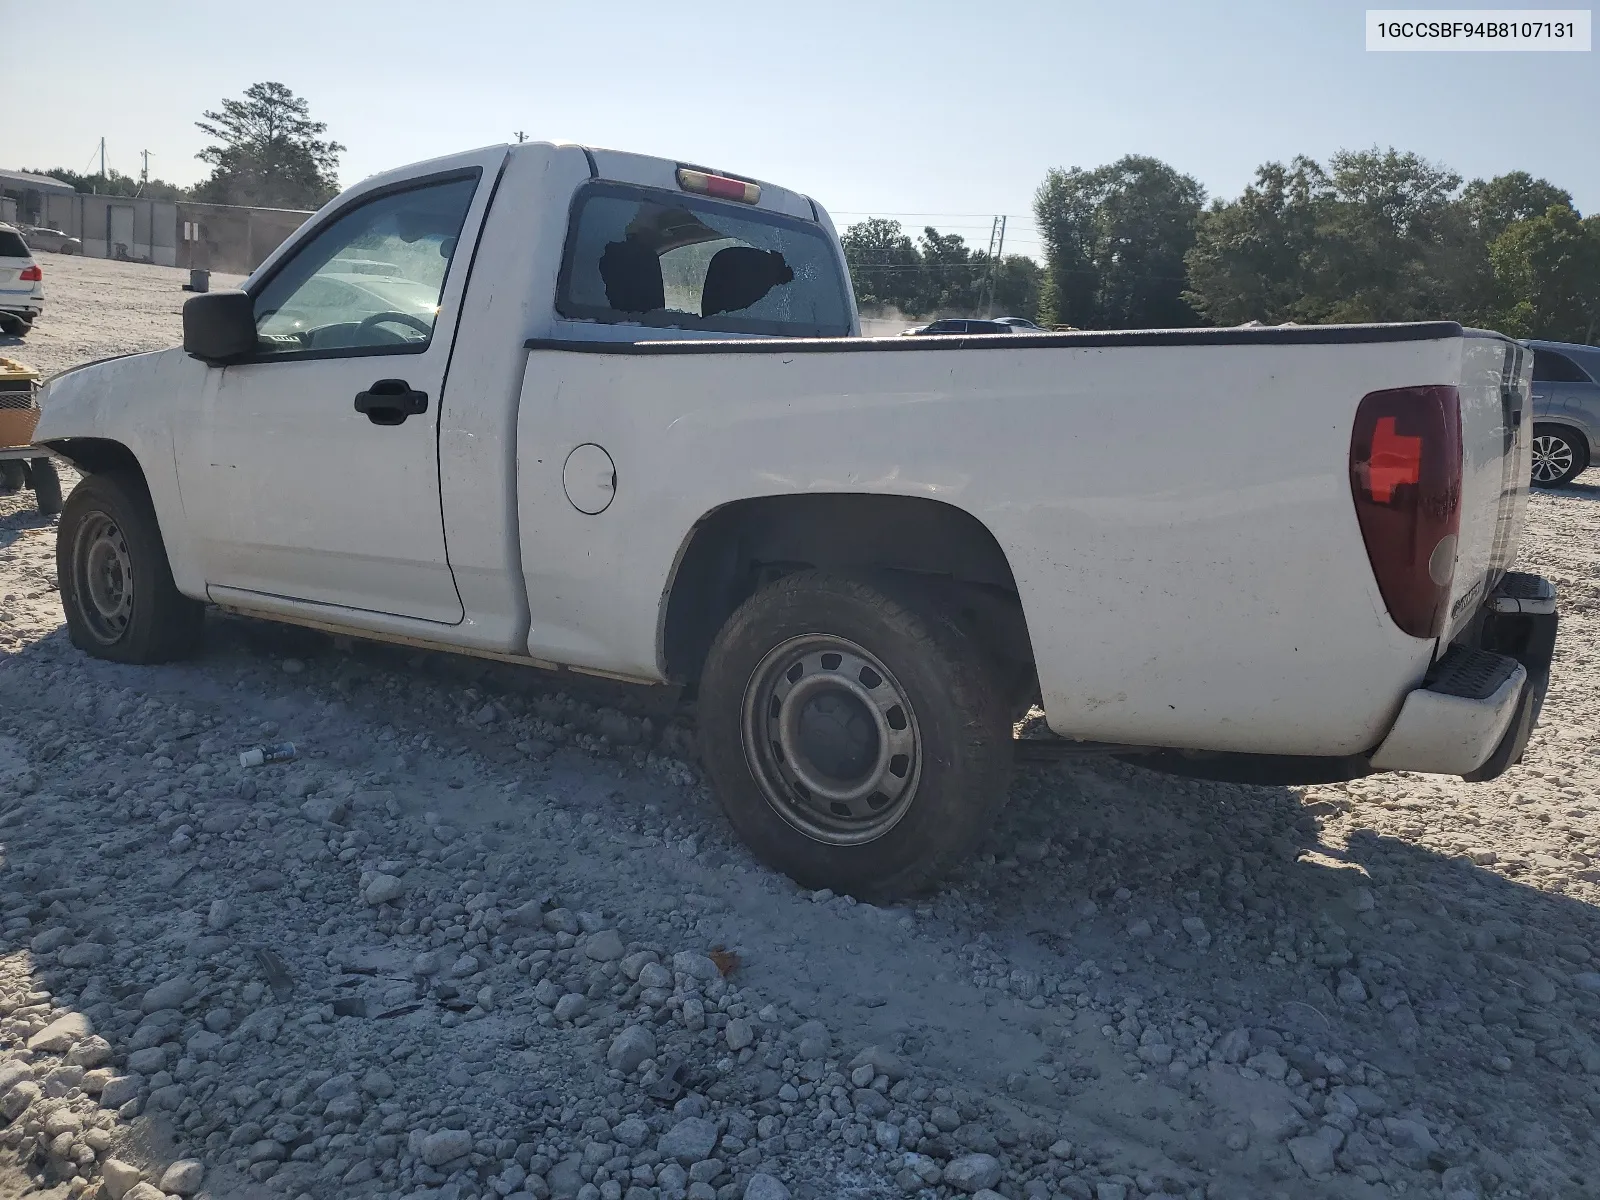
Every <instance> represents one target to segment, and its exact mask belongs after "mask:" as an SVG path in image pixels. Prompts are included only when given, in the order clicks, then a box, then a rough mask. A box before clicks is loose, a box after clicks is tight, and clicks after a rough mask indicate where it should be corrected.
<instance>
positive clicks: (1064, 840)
mask: <svg viewBox="0 0 1600 1200" xmlns="http://www.w3.org/2000/svg"><path fill="white" fill-rule="evenodd" d="M47 272H48V274H47V280H48V282H49V283H50V284H51V285H52V292H51V296H52V308H51V312H50V315H49V316H48V317H47V318H46V320H44V321H42V322H40V324H39V326H38V329H37V331H36V332H35V334H34V335H33V336H32V338H30V339H29V341H28V343H27V345H26V347H25V348H24V352H25V354H26V355H27V356H30V357H32V358H33V359H34V360H35V361H37V362H38V363H39V365H41V366H45V367H48V368H52V369H53V368H56V367H60V366H63V365H66V364H67V363H69V362H71V361H74V360H78V359H84V358H90V357H94V356H96V355H99V354H103V353H106V352H108V351H110V350H113V349H116V348H119V347H136V346H145V345H155V344H159V343H161V342H163V341H165V340H169V339H173V338H175V336H176V331H177V321H176V317H175V313H176V310H177V305H178V302H179V300H180V298H181V296H182V293H176V292H175V288H176V280H177V278H178V277H179V273H176V272H170V271H161V270H158V269H151V268H136V267H129V266H125V265H118V264H108V263H100V262H92V261H83V260H68V261H66V262H62V263H59V264H58V263H57V262H56V261H55V260H51V262H49V263H47ZM11 352H16V351H11ZM1589 478H1591V479H1593V478H1595V477H1594V476H1590V477H1589ZM1529 522H1530V525H1529V531H1528V534H1527V536H1526V538H1525V542H1524V551H1525V553H1524V561H1525V563H1526V564H1527V565H1528V566H1529V567H1530V568H1532V569H1536V570H1540V571H1543V572H1545V573H1547V574H1549V575H1551V576H1553V577H1554V578H1555V580H1556V581H1557V583H1558V585H1559V587H1560V589H1561V595H1562V604H1563V622H1564V624H1563V628H1562V634H1561V642H1560V646H1559V648H1558V654H1557V662H1556V669H1555V677H1554V682H1553V685H1552V688H1551V693H1550V698H1549V702H1548V705H1547V707H1546V710H1545V721H1544V724H1543V726H1542V727H1541V728H1540V730H1539V731H1538V732H1537V733H1536V735H1535V738H1534V741H1533V743H1532V745H1531V747H1530V750H1529V754H1528V758H1527V762H1526V763H1525V764H1524V765H1523V766H1521V767H1519V768H1517V769H1515V770H1513V771H1511V772H1510V773H1509V774H1507V775H1506V776H1505V777H1504V778H1502V779H1500V780H1498V781H1496V782H1494V783H1492V784H1483V785H1475V786H1474V785H1466V784H1463V783H1461V782H1460V781H1456V780H1449V779H1442V778H1439V777H1430V776H1416V775H1391V776H1382V777H1377V778H1373V779H1367V780H1362V781H1359V782H1356V783H1351V784H1348V785H1339V786H1332V787H1316V788H1309V789H1285V788H1257V787H1237V786H1225V785H1217V784H1208V783H1192V782H1184V781H1179V780H1174V779H1170V778H1167V777H1164V776H1160V775H1156V774H1153V773H1150V772H1147V771H1144V770H1141V769H1139V768H1136V767H1132V766H1127V765H1123V764H1120V763H1116V762H1110V761H1106V762H1087V763H1082V764H1074V765H1054V766H1048V767H1028V768H1025V769H1024V770H1023V771H1022V772H1021V774H1020V777H1019V781H1018V784H1017V786H1016V789H1015V792H1014V796H1013V800H1012V803H1011V804H1010V806H1009V807H1008V809H1007V810H1006V815H1005V816H1004V818H1003V820H1002V821H1001V823H1000V825H999V826H998V827H997V828H996V829H995V830H994V831H993V834H992V836H991V838H990V841H989V845H988V846H987V847H986V849H985V852H984V853H983V854H982V855H981V856H980V857H979V858H978V859H976V860H975V861H973V862H972V863H971V864H970V865H969V866H968V867H967V868H966V869H965V871H964V872H963V873H962V874H961V875H960V876H959V877H958V878H956V879H954V880H952V881H951V883H950V885H949V886H948V887H947V888H945V889H944V890H943V891H942V892H941V893H940V894H939V895H937V896H935V897H930V898H929V899H927V900H926V901H925V902H922V903H917V904H912V905H907V906H904V907H897V908H875V907H872V906H869V905H864V904H857V903H854V902H852V901H850V900H849V899H846V898H840V897H834V896H830V895H827V894H822V893H817V894H812V893H805V892H801V891H799V890H798V889H796V888H795V887H794V885H793V884H791V883H789V882H788V881H787V880H785V879H783V878H781V877H779V876H776V875H774V874H772V873H771V872H769V871H766V870H764V869H763V868H761V867H759V866H758V865H757V864H755V863H754V862H753V861H752V860H751V859H750V857H749V856H748V855H747V854H746V853H745V852H744V850H743V849H742V848H741V847H740V846H739V845H738V844H737V843H735V842H734V841H733V839H732V838H731V836H730V834H729V831H728V828H727V826H726V824H725V823H724V821H723V820H722V819H721V817H720V816H719V814H718V812H717V810H716V808H715V806H714V804H713V802H712V801H711V800H710V798H709V797H708V796H707V794H706V793H705V791H704V789H703V788H702V787H701V785H700V783H699V780H698V774H697V771H696V769H695V767H694V766H693V761H694V753H693V732H692V720H691V714H688V713H686V712H684V711H681V710H680V709H679V708H677V707H676V706H675V705H674V703H673V702H672V701H671V699H670V698H661V697H657V696H655V695H653V694H651V693H648V692H625V691H620V690H618V691H610V690H607V691H596V692H593V693H585V694H583V695H576V694H563V693H560V692H557V691H554V690H553V688H554V685H553V684H551V683H550V682H549V681H548V680H547V679H546V678H545V677H543V676H541V675H539V674H537V673H535V672H532V671H519V670H516V669H512V668H505V667H501V666H498V665H492V664H491V665H485V664H481V663H476V662H473V661H471V660H465V659H453V658H449V657H445V656H436V655H422V654H412V653H410V652H408V651H400V650H395V649H392V648H387V647H375V646H366V645H364V644H359V643H357V644H350V643H346V642H344V641H342V640H337V639H328V638H323V637H321V636H316V635H310V634H305V633H302V632H299V631H294V630H289V629H283V628H277V627H272V626H267V625H262V624H257V623H253V622H248V621H243V620H239V619H235V618H220V617H219V618H214V619H213V620H212V622H211V624H210V626H209V628H208V639H209V647H208V651H207V653H206V655H205V657H204V658H202V659H200V660H198V661H196V662H194V663H189V664H184V665H180V666H170V667H162V668H152V669H133V668H123V667H118V666H115V665H112V664H108V663H102V662H97V661H93V660H91V659H88V658H86V657H85V656H83V655H82V654H80V653H78V652H77V651H75V650H73V649H72V648H71V646H70V645H69V644H68V643H67V641H66V638H65V636H64V634H63V632H62V631H61V629H60V622H61V613H60V606H59V598H58V595H57V592H56V590H55V581H54V560H53V521H46V520H41V519H40V518H39V517H38V516H37V515H36V514H35V513H33V512H32V511H31V508H30V507H29V506H28V505H27V504H25V503H24V502H23V499H19V498H17V497H0V840H3V854H4V860H3V866H0V921H3V929H4V933H3V942H0V1121H3V1122H4V1125H3V1126H0V1194H4V1195H19V1194H29V1195H47V1196H67V1195H76V1194H88V1193H91V1192H92V1190H93V1189H94V1188H96V1187H98V1188H99V1189H100V1191H99V1192H98V1193H95V1194H101V1195H106V1196H109V1197H111V1198H112V1200H122V1198H125V1197H126V1198H131V1200H155V1198H157V1197H159V1196H161V1195H162V1194H169V1195H205V1196H216V1197H244V1198H251V1197H258V1196H259V1197H284V1198H286V1200H293V1198H299V1197H313V1198H316V1200H322V1198H330V1200H331V1198H333V1197H367V1196H373V1197H424V1196H425V1197H431V1198H434V1200H446V1198H448V1200H467V1198H469V1197H477V1198H483V1200H489V1198H490V1197H498V1196H503V1197H512V1198H514V1200H526V1198H528V1197H535V1198H539V1200H543V1198H544V1197H549V1196H554V1197H562V1198H571V1197H581V1198H582V1200H602V1198H603V1200H624V1198H625V1200H681V1198H683V1197H693V1198H695V1200H738V1198H745V1200H774V1198H778V1197H785V1196H788V1197H795V1198H799V1197H814V1198H817V1200H828V1198H832V1197H891V1196H905V1197H913V1196H914V1197H923V1198H931V1197H951V1196H966V1195H976V1196H978V1197H980V1198H981V1200H994V1198H995V1197H996V1196H1000V1197H1006V1198H1008V1200H1033V1198H1056V1197H1071V1198H1073V1200H1085V1198H1089V1200H1135V1198H1137V1197H1158V1196H1165V1197H1186V1198H1190V1200H1194V1198H1202V1197H1203V1198H1207V1200H1216V1198H1234V1197H1238V1198H1246V1197H1258V1198H1261V1200H1266V1198H1267V1197H1294V1198H1299V1197H1314V1198H1315V1197H1340V1198H1363V1197H1392V1196H1424V1197H1445V1198H1447V1200H1469V1198H1472V1197H1478V1196H1493V1197H1508V1198H1509V1197H1526V1198H1533V1197H1541V1198H1545V1197H1548V1198H1552V1200H1555V1198H1562V1200H1565V1198H1568V1197H1586V1196H1600V1133H1597V1132H1596V1130H1597V1121H1596V1118H1600V963H1597V961H1596V959H1597V956H1600V912H1597V910H1596V907H1595V905H1596V903H1597V902H1600V863H1596V862H1595V861H1594V859H1595V858H1600V820H1597V816H1596V807H1597V806H1600V798H1597V795H1596V785H1597V768H1600V757H1597V755H1600V722H1597V720H1596V717H1597V715H1600V714H1597V708H1600V704H1597V699H1600V696H1597V685H1600V674H1597V670H1596V668H1597V666H1600V663H1597V662H1596V659H1597V657H1600V610H1597V598H1600V588H1597V582H1596V575H1595V553H1596V551H1595V547H1596V545H1597V535H1600V487H1596V486H1594V485H1592V484H1586V485H1580V486H1575V487H1572V488H1568V489H1566V490H1565V491H1562V492H1560V493H1558V494H1554V495H1549V494H1540V495H1537V496H1535V498H1534V499H1533V501H1532V504H1531V508H1530V515H1529ZM286 739H287V740H292V741H293V742H294V743H295V744H296V745H297V746H298V747H299V757H298V758H297V759H296V760H295V761H293V762H289V763H284V764H280V765H273V766H267V767H263V768H259V769H255V770H246V769H244V768H241V767H240V765H239V759H238V751H239V750H241V749H244V748H247V747H250V746H253V745H257V744H261V743H270V742H277V741H281V740H286ZM135 1181H138V1182H135ZM30 1189H31V1190H30Z"/></svg>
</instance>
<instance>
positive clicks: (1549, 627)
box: [1370, 573, 1556, 782]
mask: <svg viewBox="0 0 1600 1200" xmlns="http://www.w3.org/2000/svg"><path fill="white" fill-rule="evenodd" d="M1555 640H1556V595H1555V588H1554V586H1553V585H1552V584H1551V583H1550V582H1549V581H1548V580H1546V579H1543V578H1541V577H1539V576H1537V575H1525V574H1521V573H1512V574H1509V575H1507V576H1506V577H1505V578H1504V579H1503V580H1501V582H1500V584H1499V586H1497V587H1496V589H1495V591H1494V593H1493V594H1492V595H1491V596H1490V597H1489V599H1488V601H1487V603H1486V604H1485V608H1484V612H1483V614H1482V620H1481V622H1480V623H1479V625H1478V632H1477V636H1476V637H1475V638H1474V639H1473V641H1474V642H1476V644H1475V645H1473V644H1470V643H1469V644H1461V643H1458V644H1456V645H1454V646H1452V647H1451V648H1450V649H1449V650H1448V651H1447V652H1446V653H1445V655H1444V656H1443V657H1442V658H1441V659H1440V660H1439V662H1438V663H1437V664H1435V667H1434V669H1433V670H1432V671H1430V672H1429V674H1428V678H1427V679H1426V680H1425V681H1424V683H1423V686H1422V687H1420V688H1418V689H1416V690H1415V691H1413V692H1411V693H1410V694H1409V695H1408V696H1407V697H1406V699H1405V702H1404V703H1403V704H1402V705H1401V708H1400V716H1399V719H1398V720H1396V721H1395V724H1394V727H1393V728H1392V729H1391V730H1390V731H1389V736H1388V737H1386V738H1385V739H1384V740H1383V742H1382V744H1381V745H1379V747H1378V748H1377V750H1375V751H1374V752H1373V754H1372V757H1371V760H1370V761H1371V765H1372V768H1373V770H1376V771H1426V772H1431V773H1436V774H1440V775H1459V776H1461V777H1462V778H1464V779H1468V780H1472V781H1474V782H1476V781H1481V780H1486V779H1493V778H1495V777H1496V776H1497V775H1499V774H1501V773H1502V772H1503V771H1505V769H1506V768H1507V767H1510V766H1514V765H1515V764H1516V763H1518V762H1520V761H1521V760H1522V752H1523V749H1524V748H1525V747H1526V746H1527V744H1528V738H1529V736H1530V735H1531V734H1532V732H1533V727H1534V725H1535V724H1536V723H1537V721H1538V718H1539V710H1540V708H1541V707H1542V706H1543V703H1544V695H1545V690H1546V688H1547V687H1548V686H1549V682H1550V661H1551V658H1552V657H1553V656H1554V653H1555Z"/></svg>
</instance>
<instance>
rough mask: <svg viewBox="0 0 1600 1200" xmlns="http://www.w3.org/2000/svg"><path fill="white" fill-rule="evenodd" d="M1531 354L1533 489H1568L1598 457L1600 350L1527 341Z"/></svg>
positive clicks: (1599, 437)
mask: <svg viewBox="0 0 1600 1200" xmlns="http://www.w3.org/2000/svg"><path fill="white" fill-rule="evenodd" d="M1522 344H1523V345H1524V346H1527V347H1528V348H1529V349H1530V350H1532V351H1533V483H1534V486H1535V487H1560V486H1561V485H1562V484H1564V483H1570V482H1571V481H1572V480H1573V479H1574V478H1575V477H1576V476H1577V475H1578V474H1579V472H1581V471H1583V470H1584V469H1585V468H1587V467H1588V466H1589V464H1590V463H1591V462H1593V461H1594V457H1595V455H1596V453H1597V452H1600V346H1577V345H1572V344H1570V343H1568V342H1545V341H1527V342H1523V343H1522Z"/></svg>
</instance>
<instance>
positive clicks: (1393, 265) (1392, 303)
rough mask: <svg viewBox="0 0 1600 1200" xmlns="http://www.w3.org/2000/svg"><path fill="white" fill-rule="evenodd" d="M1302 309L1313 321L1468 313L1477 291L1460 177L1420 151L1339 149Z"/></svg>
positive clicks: (1471, 236) (1405, 318) (1404, 318)
mask: <svg viewBox="0 0 1600 1200" xmlns="http://www.w3.org/2000/svg"><path fill="white" fill-rule="evenodd" d="M1329 166H1330V168H1331V170H1330V171H1329V172H1328V176H1329V179H1330V181H1331V184H1332V195H1331V197H1330V198H1329V200H1328V201H1327V202H1326V203H1324V204H1322V205H1319V206H1318V207H1319V220H1318V223H1317V238H1316V245H1315V247H1314V249H1313V262H1312V269H1311V274H1310V280H1309V286H1308V289H1307V295H1306V297H1305V300H1304V301H1303V304H1302V308H1303V310H1304V312H1305V315H1306V316H1307V317H1308V318H1309V319H1311V320H1314V321H1417V320H1430V319H1438V318H1442V317H1455V316H1464V315H1465V313H1464V312H1463V309H1464V308H1465V307H1467V306H1469V304H1470V302H1471V300H1472V298H1473V296H1474V294H1475V292H1476V288H1475V286H1474V277H1475V275H1476V273H1477V268H1476V265H1475V264H1476V259H1475V256H1474V254H1473V244H1474V241H1475V236H1474V234H1473V231H1472V229H1471V226H1470V222H1469V220H1468V219H1467V214H1466V212H1465V211H1464V210H1463V208H1462V207H1461V206H1460V205H1459V204H1457V203H1456V202H1455V201H1456V192H1457V189H1459V188H1460V186H1461V177H1460V176H1459V175H1457V174H1455V173H1454V172H1453V171H1450V170H1448V169H1446V168H1444V167H1440V166H1436V165H1435V164H1433V163H1430V162H1428V161H1427V160H1425V159H1423V158H1421V157H1420V156H1418V155H1416V154H1411V153H1405V154H1402V153H1400V152H1399V151H1397V150H1395V149H1393V148H1392V147H1391V148H1390V149H1388V150H1383V151H1380V150H1377V149H1372V150H1361V151H1350V150H1341V151H1339V152H1338V153H1337V154H1335V155H1334V156H1333V157H1332V159H1330V160H1329Z"/></svg>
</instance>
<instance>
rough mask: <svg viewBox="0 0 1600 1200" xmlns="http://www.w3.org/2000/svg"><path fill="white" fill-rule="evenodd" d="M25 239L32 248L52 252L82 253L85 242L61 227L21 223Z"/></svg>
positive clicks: (20, 228)
mask: <svg viewBox="0 0 1600 1200" xmlns="http://www.w3.org/2000/svg"><path fill="white" fill-rule="evenodd" d="M17 228H18V230H20V231H21V233H22V237H23V240H24V241H26V242H27V243H28V248H29V249H31V250H48V251H50V252H51V253H52V254H82V253H83V243H82V242H81V241H79V240H78V239H77V238H75V237H73V236H72V235H71V234H70V233H62V232H61V230H59V229H45V228H44V227H43V226H40V225H19V226H17Z"/></svg>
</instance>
